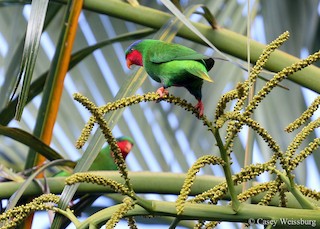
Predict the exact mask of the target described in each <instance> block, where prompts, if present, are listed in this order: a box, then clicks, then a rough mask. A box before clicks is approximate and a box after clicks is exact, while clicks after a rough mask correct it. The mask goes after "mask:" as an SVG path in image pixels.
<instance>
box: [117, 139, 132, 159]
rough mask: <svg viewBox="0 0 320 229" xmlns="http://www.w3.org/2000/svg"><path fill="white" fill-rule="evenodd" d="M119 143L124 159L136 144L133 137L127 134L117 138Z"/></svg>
mask: <svg viewBox="0 0 320 229" xmlns="http://www.w3.org/2000/svg"><path fill="white" fill-rule="evenodd" d="M117 144H118V146H119V148H120V150H121V153H122V157H123V159H126V157H127V156H128V154H129V153H130V151H131V149H132V147H133V145H134V143H133V140H132V138H130V137H126V136H123V137H120V138H117Z"/></svg>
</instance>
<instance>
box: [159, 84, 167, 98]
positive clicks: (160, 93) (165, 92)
mask: <svg viewBox="0 0 320 229" xmlns="http://www.w3.org/2000/svg"><path fill="white" fill-rule="evenodd" d="M156 93H157V94H159V95H160V98H162V97H163V95H168V94H169V91H168V90H166V89H165V88H164V87H160V88H159V89H158V90H157V91H156Z"/></svg>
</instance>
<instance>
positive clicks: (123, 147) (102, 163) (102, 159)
mask: <svg viewBox="0 0 320 229" xmlns="http://www.w3.org/2000/svg"><path fill="white" fill-rule="evenodd" d="M116 140H117V145H118V146H119V148H120V151H121V154H122V157H123V159H126V157H127V156H128V154H129V153H130V151H131V149H132V147H133V145H134V143H133V140H132V138H130V137H126V136H122V137H119V138H116ZM117 169H118V167H117V165H116V164H115V162H114V156H113V152H112V151H111V149H110V146H109V145H107V146H106V147H104V148H102V149H101V150H100V152H99V154H98V156H97V157H96V159H95V160H94V161H93V163H92V165H91V167H90V168H89V171H96V170H117ZM69 175H70V173H68V172H66V171H60V172H58V173H57V174H55V175H54V176H55V177H62V176H69Z"/></svg>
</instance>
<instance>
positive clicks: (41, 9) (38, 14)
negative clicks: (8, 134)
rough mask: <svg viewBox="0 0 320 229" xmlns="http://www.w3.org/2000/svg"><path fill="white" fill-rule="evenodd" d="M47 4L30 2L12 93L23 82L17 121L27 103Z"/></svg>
mask: <svg viewBox="0 0 320 229" xmlns="http://www.w3.org/2000/svg"><path fill="white" fill-rule="evenodd" d="M48 3H49V0H44V1H43V0H35V1H32V4H31V12H30V20H29V23H28V27H27V33H26V36H25V43H24V49H23V53H22V61H21V66H20V70H19V75H18V80H17V85H16V88H15V89H14V91H13V95H14V94H15V92H16V90H17V87H18V84H19V82H20V80H23V83H22V89H21V95H20V96H19V101H18V104H17V111H16V117H15V118H16V119H17V120H20V119H21V115H22V111H23V109H24V106H25V104H26V103H27V97H28V94H29V89H30V83H31V79H32V74H33V70H34V66H35V63H36V58H37V53H38V50H39V43H40V37H41V34H42V29H43V25H44V20H45V16H46V11H47V6H48Z"/></svg>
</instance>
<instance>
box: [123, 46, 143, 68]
mask: <svg viewBox="0 0 320 229" xmlns="http://www.w3.org/2000/svg"><path fill="white" fill-rule="evenodd" d="M140 46H141V40H138V41H136V42H134V43H132V44H131V45H130V46H129V47H128V48H127V50H126V61H127V66H128V68H130V67H131V65H133V64H135V65H138V66H143V60H142V53H141V52H142V47H140Z"/></svg>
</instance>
